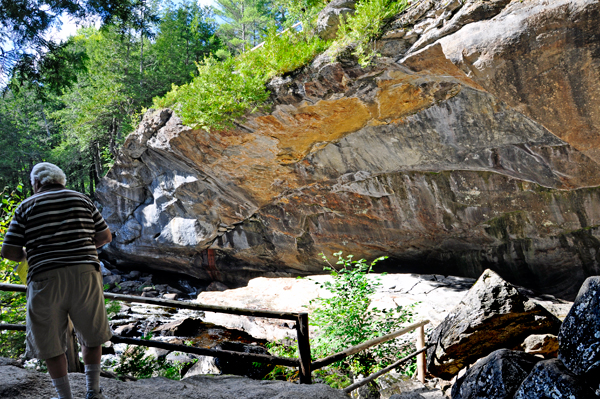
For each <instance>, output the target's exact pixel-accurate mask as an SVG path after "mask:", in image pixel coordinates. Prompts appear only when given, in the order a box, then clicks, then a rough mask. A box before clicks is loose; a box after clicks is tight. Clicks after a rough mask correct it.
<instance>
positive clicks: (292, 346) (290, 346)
mask: <svg viewBox="0 0 600 399" xmlns="http://www.w3.org/2000/svg"><path fill="white" fill-rule="evenodd" d="M265 346H266V347H267V350H268V351H269V353H270V354H271V355H272V356H278V357H290V358H298V356H299V355H298V343H297V342H295V341H292V342H283V341H277V342H267V344H266V345H265ZM299 378H300V374H299V372H298V368H296V367H287V366H279V365H276V366H275V367H274V368H273V370H271V372H270V373H269V374H267V375H266V376H265V377H264V378H263V380H280V381H291V382H293V381H298V380H299Z"/></svg>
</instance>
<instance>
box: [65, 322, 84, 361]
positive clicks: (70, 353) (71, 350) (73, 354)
mask: <svg viewBox="0 0 600 399" xmlns="http://www.w3.org/2000/svg"><path fill="white" fill-rule="evenodd" d="M68 320H69V324H68V327H67V353H66V355H67V369H68V371H69V373H83V367H81V362H80V361H79V350H78V347H77V336H76V335H75V331H73V323H72V322H71V318H70V317H69V318H68Z"/></svg>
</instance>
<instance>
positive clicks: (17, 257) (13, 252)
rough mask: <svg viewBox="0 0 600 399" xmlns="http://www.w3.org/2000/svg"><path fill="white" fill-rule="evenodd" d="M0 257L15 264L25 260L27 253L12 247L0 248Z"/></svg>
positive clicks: (23, 249) (4, 246) (21, 248)
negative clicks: (0, 254) (0, 249)
mask: <svg viewBox="0 0 600 399" xmlns="http://www.w3.org/2000/svg"><path fill="white" fill-rule="evenodd" d="M2 257H3V258H6V259H9V260H14V261H15V262H22V261H24V260H25V259H27V253H26V252H25V248H23V247H13V246H12V245H3V246H2Z"/></svg>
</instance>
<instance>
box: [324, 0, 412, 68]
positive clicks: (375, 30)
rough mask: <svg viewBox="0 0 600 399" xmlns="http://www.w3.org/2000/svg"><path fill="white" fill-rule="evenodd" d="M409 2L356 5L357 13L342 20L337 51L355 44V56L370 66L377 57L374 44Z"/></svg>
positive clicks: (375, 1)
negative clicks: (392, 19)
mask: <svg viewBox="0 0 600 399" xmlns="http://www.w3.org/2000/svg"><path fill="white" fill-rule="evenodd" d="M407 6H408V1H407V0H363V1H361V2H359V3H358V4H357V5H356V12H355V13H354V15H352V16H350V17H348V18H347V19H342V23H341V24H340V28H339V30H338V36H337V40H336V42H335V44H334V48H335V49H341V48H343V47H345V46H347V45H350V44H352V43H354V44H355V48H354V51H353V54H354V55H356V56H357V57H358V61H359V63H360V64H361V65H362V66H367V65H368V64H370V62H371V60H372V59H373V58H374V57H375V56H376V55H377V53H376V52H375V48H374V44H375V40H376V39H378V38H379V37H380V36H381V34H382V30H383V27H384V26H385V24H386V23H387V22H388V21H389V20H390V18H392V17H394V16H396V15H397V14H399V13H401V12H402V11H404V10H405V9H406V7H407Z"/></svg>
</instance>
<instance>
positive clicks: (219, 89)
mask: <svg viewBox="0 0 600 399" xmlns="http://www.w3.org/2000/svg"><path fill="white" fill-rule="evenodd" d="M325 47H326V42H324V41H322V40H321V39H319V38H318V37H309V36H306V35H304V34H302V33H298V32H294V31H288V32H286V33H284V34H281V35H278V34H277V33H276V32H275V30H271V31H270V33H269V35H268V36H267V38H266V42H265V44H264V45H263V46H262V47H261V48H259V49H257V50H255V51H252V52H246V53H243V54H240V55H239V56H237V57H235V58H228V59H226V60H224V61H218V60H216V59H215V58H213V57H212V56H210V57H207V58H205V59H204V61H202V62H200V63H199V64H198V76H196V77H195V78H194V79H193V80H192V82H190V83H189V84H186V85H183V86H175V85H173V88H172V90H171V91H170V92H169V93H167V94H166V96H165V97H163V98H155V99H154V107H155V108H166V107H170V108H172V109H174V110H175V111H176V112H177V114H178V115H179V116H180V117H181V119H182V120H183V122H184V123H185V124H186V125H188V126H192V127H195V128H201V129H205V130H211V129H224V128H227V127H230V126H232V122H233V121H234V120H236V119H238V118H240V117H242V116H243V115H244V114H246V113H247V112H248V111H253V110H256V108H257V107H260V106H261V105H263V104H264V103H265V101H266V100H267V99H268V98H269V92H268V91H267V90H266V87H265V84H266V82H268V81H269V79H271V78H273V77H274V76H277V75H280V74H284V73H286V72H289V71H292V70H294V69H296V68H298V67H300V66H302V65H304V64H306V63H307V62H308V61H309V60H311V59H312V58H314V57H315V55H316V54H318V53H319V52H321V51H323V49H324V48H325Z"/></svg>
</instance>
